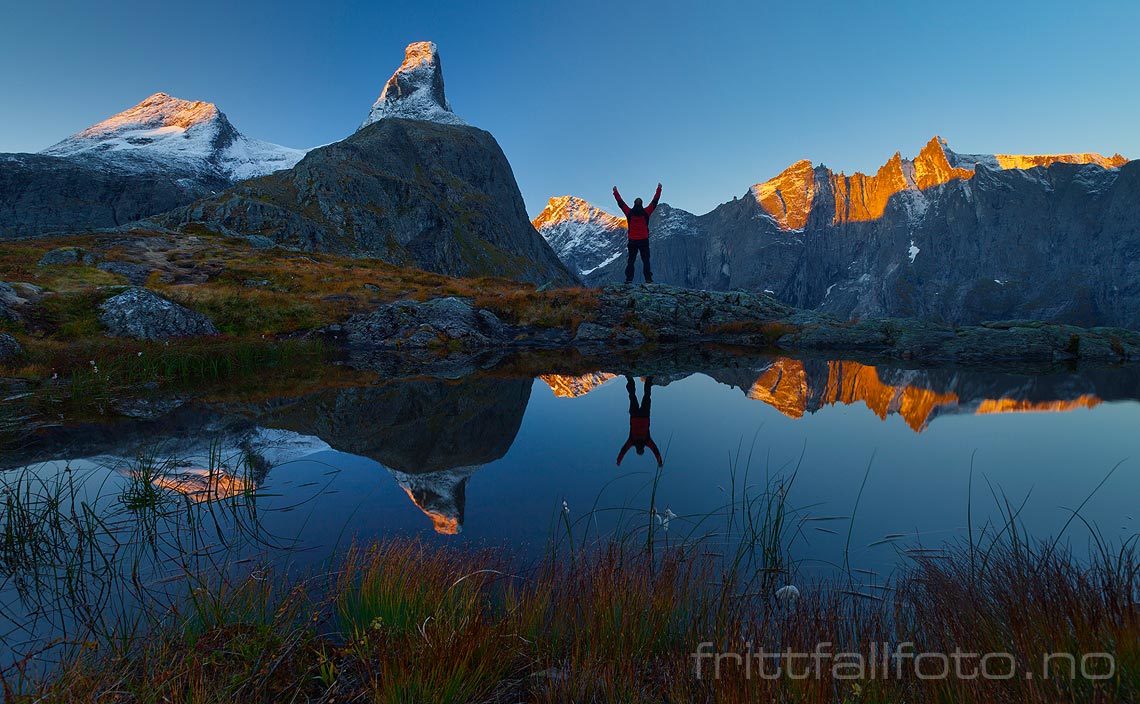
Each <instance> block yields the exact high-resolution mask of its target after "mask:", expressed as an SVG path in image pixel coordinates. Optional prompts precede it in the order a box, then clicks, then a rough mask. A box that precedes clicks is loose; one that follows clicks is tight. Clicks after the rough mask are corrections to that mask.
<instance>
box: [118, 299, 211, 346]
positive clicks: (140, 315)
mask: <svg viewBox="0 0 1140 704" xmlns="http://www.w3.org/2000/svg"><path fill="white" fill-rule="evenodd" d="M99 320H100V321H101V322H102V323H103V325H104V326H105V327H106V328H107V334H108V335H110V336H111V337H133V338H135V339H138V340H166V339H170V338H179V337H201V336H206V335H217V334H218V329H217V328H216V327H214V324H213V323H212V322H210V319H209V318H207V317H206V316H204V315H202V314H201V313H198V312H196V311H192V310H190V309H189V308H186V307H185V306H181V305H179V304H177V303H175V302H173V301H170V300H167V299H165V298H163V297H162V296H159V295H158V294H156V293H153V292H151V291H148V290H147V289H145V288H137V287H136V288H130V289H127V290H126V291H123V292H122V293H120V294H118V295H116V296H112V297H111V298H108V299H107V300H106V301H104V302H103V303H102V304H100V306H99Z"/></svg>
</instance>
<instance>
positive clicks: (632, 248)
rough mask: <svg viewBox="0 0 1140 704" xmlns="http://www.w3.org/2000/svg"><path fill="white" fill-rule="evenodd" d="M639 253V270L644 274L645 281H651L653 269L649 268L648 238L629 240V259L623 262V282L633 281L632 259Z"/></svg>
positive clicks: (629, 282)
mask: <svg viewBox="0 0 1140 704" xmlns="http://www.w3.org/2000/svg"><path fill="white" fill-rule="evenodd" d="M638 252H640V253H641V270H642V272H643V273H644V274H645V283H647V284H651V283H653V270H652V269H650V268H649V240H629V260H628V261H626V263H625V282H626V283H627V284H632V283H633V261H634V260H635V259H637V254H638Z"/></svg>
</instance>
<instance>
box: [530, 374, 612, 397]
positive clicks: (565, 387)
mask: <svg viewBox="0 0 1140 704" xmlns="http://www.w3.org/2000/svg"><path fill="white" fill-rule="evenodd" d="M615 376H617V374H610V373H609V372H591V373H589V374H582V375H581V376H565V375H562V374H543V375H541V376H539V377H538V378H539V379H542V380H543V381H545V382H546V385H547V386H549V387H550V390H551V391H553V392H554V395H555V396H557V397H558V398H578V397H579V396H585V395H586V394H588V393H590V392H591V391H593V390H594V389H596V388H598V387H599V386H601V385H602V384H604V383H606V382H607V381H609V380H610V379H613V378H614V377H615Z"/></svg>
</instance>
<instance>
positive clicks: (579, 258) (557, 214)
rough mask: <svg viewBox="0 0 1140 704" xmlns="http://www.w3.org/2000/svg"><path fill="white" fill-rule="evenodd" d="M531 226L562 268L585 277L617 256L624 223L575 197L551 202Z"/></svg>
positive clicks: (623, 248)
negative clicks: (555, 256)
mask: <svg viewBox="0 0 1140 704" xmlns="http://www.w3.org/2000/svg"><path fill="white" fill-rule="evenodd" d="M532 223H533V224H534V227H535V229H537V230H538V232H539V234H540V235H542V237H543V239H545V240H546V242H547V243H548V244H549V245H550V247H551V249H553V250H554V253H555V254H557V255H558V258H559V259H561V260H562V262H563V263H564V264H566V265H567V266H569V267H570V268H572V269H574V270H575V271H576V272H577V273H578V275H579V276H586V275H588V274H591V273H593V272H594V271H596V270H597V269H599V268H601V267H603V266H605V265H606V264H609V263H610V262H612V261H614V260H615V259H617V258H618V257H619V256H621V253H622V252H623V251H624V250H625V240H626V222H625V218H618V217H614V216H613V215H610V214H609V213H607V212H606V211H604V210H602V209H601V208H598V207H596V206H594V205H591V204H590V203H589V202H588V201H586V200H583V199H581V198H578V197H576V196H558V197H556V198H551V199H550V202H549V203H547V204H546V207H545V208H543V209H542V212H541V213H539V214H538V217H536V218H535V219H534V220H533V221H532Z"/></svg>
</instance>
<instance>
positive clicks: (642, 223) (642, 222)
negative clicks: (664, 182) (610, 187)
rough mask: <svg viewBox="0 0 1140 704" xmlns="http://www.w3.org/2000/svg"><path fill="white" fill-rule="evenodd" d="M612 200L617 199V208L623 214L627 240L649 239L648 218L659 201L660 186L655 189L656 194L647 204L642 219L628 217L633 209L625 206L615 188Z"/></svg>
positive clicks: (634, 216) (635, 216)
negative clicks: (627, 225) (627, 235)
mask: <svg viewBox="0 0 1140 704" xmlns="http://www.w3.org/2000/svg"><path fill="white" fill-rule="evenodd" d="M614 198H616V199H617V204H618V207H619V208H621V211H622V212H623V213H625V220H626V222H627V223H629V238H630V239H631V240H647V239H649V217H650V216H651V215H653V211H654V210H655V209H656V208H657V201H658V200H660V199H661V186H658V187H657V192H656V193H654V194H653V200H652V201H650V202H649V205H647V206H645V216H644V217H642V216H641V215H633V216H632V217H631V216H630V213H631V212H633V209H632V208H630V207H629V206H628V205H626V204H625V201H624V200H622V199H621V194H620V193H618V189H617V187H616V186H615V187H614Z"/></svg>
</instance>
